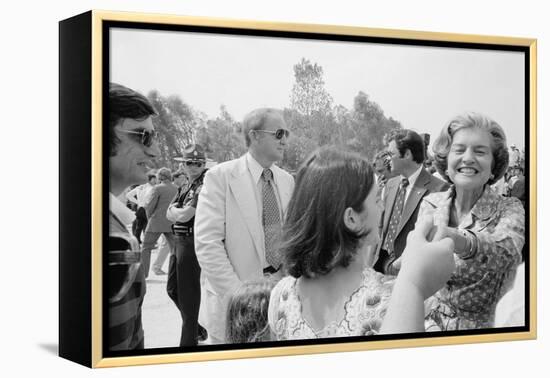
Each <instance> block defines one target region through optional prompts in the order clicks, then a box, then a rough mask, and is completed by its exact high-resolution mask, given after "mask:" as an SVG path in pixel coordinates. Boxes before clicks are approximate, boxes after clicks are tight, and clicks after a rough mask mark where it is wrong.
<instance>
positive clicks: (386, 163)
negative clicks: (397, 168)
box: [374, 151, 395, 199]
mask: <svg viewBox="0 0 550 378" xmlns="http://www.w3.org/2000/svg"><path fill="white" fill-rule="evenodd" d="M374 172H375V173H376V183H377V185H378V189H377V194H376V195H377V196H378V198H380V199H382V198H384V189H385V188H386V184H387V183H388V180H389V179H391V178H392V177H394V176H395V174H394V173H392V171H391V154H390V153H389V152H388V151H380V152H378V153H377V154H376V155H375V157H374Z"/></svg>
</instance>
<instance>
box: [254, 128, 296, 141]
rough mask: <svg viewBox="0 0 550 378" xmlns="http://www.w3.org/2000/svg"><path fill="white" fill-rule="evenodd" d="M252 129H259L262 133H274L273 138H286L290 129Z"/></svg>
mask: <svg viewBox="0 0 550 378" xmlns="http://www.w3.org/2000/svg"><path fill="white" fill-rule="evenodd" d="M254 131H261V132H263V133H268V134H274V135H275V138H277V139H283V136H284V137H287V138H288V136H289V135H290V131H288V130H287V129H277V130H275V131H271V130H254Z"/></svg>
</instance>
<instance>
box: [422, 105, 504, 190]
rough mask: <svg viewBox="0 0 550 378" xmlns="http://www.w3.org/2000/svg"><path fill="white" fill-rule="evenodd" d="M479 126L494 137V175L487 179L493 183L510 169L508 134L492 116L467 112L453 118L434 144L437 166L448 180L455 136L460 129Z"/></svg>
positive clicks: (492, 169) (489, 182) (490, 183)
mask: <svg viewBox="0 0 550 378" xmlns="http://www.w3.org/2000/svg"><path fill="white" fill-rule="evenodd" d="M474 127H477V128H479V129H481V130H485V131H487V132H489V134H490V135H491V137H492V152H493V165H492V167H491V173H492V174H493V177H492V178H490V179H489V181H487V183H488V184H489V185H493V184H494V183H495V182H497V181H498V180H500V178H501V177H502V176H504V174H505V173H506V170H507V169H508V162H509V159H510V158H509V154H508V146H507V145H506V134H505V133H504V130H503V129H502V127H500V125H499V124H498V123H496V122H495V121H493V120H492V119H491V118H489V117H487V116H485V115H483V114H479V113H466V114H462V115H459V116H457V117H455V118H453V119H452V120H451V121H450V122H449V123H448V124H447V125H445V127H444V128H443V130H441V133H440V134H439V136H438V137H437V139H436V140H435V142H434V145H433V152H434V160H435V168H436V169H437V171H438V172H439V174H440V175H441V176H442V177H444V178H445V180H447V181H448V182H451V179H450V178H449V176H448V175H447V172H446V171H447V165H448V162H447V157H448V156H449V151H450V149H451V144H452V143H453V137H454V135H455V134H456V132H457V131H458V130H462V129H467V128H474Z"/></svg>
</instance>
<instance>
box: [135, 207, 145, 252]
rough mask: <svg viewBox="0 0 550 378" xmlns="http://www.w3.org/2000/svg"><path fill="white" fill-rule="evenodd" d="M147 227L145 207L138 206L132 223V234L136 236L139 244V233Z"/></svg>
mask: <svg viewBox="0 0 550 378" xmlns="http://www.w3.org/2000/svg"><path fill="white" fill-rule="evenodd" d="M145 228H147V214H146V213H145V209H144V208H143V207H140V208H138V209H137V211H136V219H135V220H134V223H132V234H134V236H135V237H136V238H137V240H138V242H139V244H141V233H142V232H143V231H144V230H145Z"/></svg>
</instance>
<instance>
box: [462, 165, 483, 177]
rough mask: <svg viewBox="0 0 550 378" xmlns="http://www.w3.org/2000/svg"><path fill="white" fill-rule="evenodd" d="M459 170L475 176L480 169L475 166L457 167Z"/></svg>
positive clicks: (464, 173)
mask: <svg viewBox="0 0 550 378" xmlns="http://www.w3.org/2000/svg"><path fill="white" fill-rule="evenodd" d="M457 172H458V173H461V174H463V175H465V176H473V175H475V174H477V173H479V171H478V170H477V169H475V168H473V167H461V168H458V169H457Z"/></svg>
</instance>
